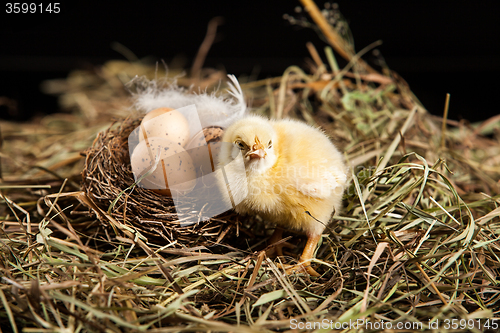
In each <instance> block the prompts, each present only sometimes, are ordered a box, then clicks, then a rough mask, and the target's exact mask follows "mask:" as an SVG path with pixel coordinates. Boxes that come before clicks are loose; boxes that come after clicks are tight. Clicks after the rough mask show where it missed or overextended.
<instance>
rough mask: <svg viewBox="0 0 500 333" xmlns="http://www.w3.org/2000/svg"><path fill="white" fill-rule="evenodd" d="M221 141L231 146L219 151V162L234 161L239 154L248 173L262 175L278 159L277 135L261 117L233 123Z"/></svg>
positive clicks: (252, 117)
mask: <svg viewBox="0 0 500 333" xmlns="http://www.w3.org/2000/svg"><path fill="white" fill-rule="evenodd" d="M222 141H223V142H228V143H232V144H233V145H232V146H231V147H227V148H226V149H223V150H222V151H221V160H223V161H224V160H226V161H227V160H229V159H234V158H236V156H237V155H238V154H239V153H240V152H241V154H242V155H243V159H244V163H245V169H246V170H247V171H248V172H257V173H262V172H264V171H266V170H268V169H269V168H271V167H272V166H273V165H274V164H275V163H276V160H277V159H278V156H277V150H276V145H277V144H278V142H277V135H276V133H275V131H274V129H273V127H272V125H271V123H270V122H269V120H267V119H265V118H262V117H257V116H251V117H247V118H244V119H241V120H239V121H237V122H235V123H234V124H232V125H231V126H229V128H228V129H227V130H226V131H225V133H224V137H223V138H222Z"/></svg>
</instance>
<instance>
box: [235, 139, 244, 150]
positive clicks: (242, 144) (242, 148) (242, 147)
mask: <svg viewBox="0 0 500 333" xmlns="http://www.w3.org/2000/svg"><path fill="white" fill-rule="evenodd" d="M236 144H237V145H238V148H240V149H241V150H244V149H245V148H246V147H245V144H244V143H243V142H241V141H237V142H236Z"/></svg>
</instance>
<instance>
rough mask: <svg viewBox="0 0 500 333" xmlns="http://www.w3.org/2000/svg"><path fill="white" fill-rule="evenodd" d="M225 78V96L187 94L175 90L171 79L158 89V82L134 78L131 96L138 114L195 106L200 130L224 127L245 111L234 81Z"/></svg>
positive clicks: (241, 92)
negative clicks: (133, 90) (134, 85)
mask: <svg viewBox="0 0 500 333" xmlns="http://www.w3.org/2000/svg"><path fill="white" fill-rule="evenodd" d="M228 77H229V79H230V81H231V82H228V85H229V88H228V90H227V94H225V95H222V96H217V95H216V94H215V93H211V94H208V93H206V92H200V93H189V92H187V91H186V89H184V88H182V87H179V86H178V85H177V84H176V81H175V80H173V81H170V82H167V85H166V87H159V84H158V83H159V82H158V81H156V80H152V81H149V80H146V79H143V78H141V79H136V80H135V82H133V83H135V84H136V87H137V89H136V90H137V92H135V93H133V98H134V107H135V108H136V109H137V110H139V111H141V112H144V113H148V112H149V111H152V110H154V109H157V108H160V107H170V108H173V109H178V108H182V107H185V106H188V105H195V106H196V109H197V111H198V115H199V117H200V123H201V126H202V127H207V126H221V127H223V128H227V127H228V126H229V125H231V124H232V123H233V122H235V121H236V120H238V119H240V118H242V117H243V116H244V115H245V112H246V110H247V106H246V103H245V98H244V96H243V91H242V90H241V86H240V84H239V83H238V80H237V79H236V77H235V76H234V75H228ZM138 81H139V82H138ZM162 83H163V82H162Z"/></svg>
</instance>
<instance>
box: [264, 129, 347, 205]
mask: <svg viewBox="0 0 500 333" xmlns="http://www.w3.org/2000/svg"><path fill="white" fill-rule="evenodd" d="M274 128H275V130H276V132H277V134H278V154H279V155H278V156H279V157H278V159H279V165H280V168H281V172H280V173H281V175H282V177H284V178H285V179H286V181H287V182H288V184H289V185H291V186H293V187H295V188H296V189H297V190H298V191H300V192H301V193H302V194H304V195H306V196H309V197H313V198H318V199H324V198H327V197H329V196H331V195H332V194H333V193H334V192H338V193H340V195H341V193H342V192H343V189H344V187H345V185H346V182H347V177H346V172H347V170H346V167H345V164H344V161H343V156H342V154H341V153H340V152H339V151H338V150H337V148H335V146H334V145H333V144H332V143H331V142H330V140H329V138H328V137H327V136H326V135H325V134H324V133H323V132H321V131H320V130H319V129H316V128H312V127H310V126H308V125H306V124H304V123H301V122H297V121H293V120H282V121H277V122H275V124H274Z"/></svg>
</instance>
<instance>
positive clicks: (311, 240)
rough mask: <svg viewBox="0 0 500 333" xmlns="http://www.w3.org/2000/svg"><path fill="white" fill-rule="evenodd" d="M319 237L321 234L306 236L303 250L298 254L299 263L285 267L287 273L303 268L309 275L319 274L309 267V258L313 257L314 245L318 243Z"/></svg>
mask: <svg viewBox="0 0 500 333" xmlns="http://www.w3.org/2000/svg"><path fill="white" fill-rule="evenodd" d="M320 239H321V234H319V235H309V236H308V237H307V243H306V246H305V247H304V251H302V255H301V256H300V259H299V263H298V264H297V265H295V266H293V267H291V268H289V269H287V271H286V273H287V274H290V273H292V272H295V271H298V270H305V271H306V272H307V273H309V275H312V276H320V274H319V273H318V272H316V271H315V270H314V269H313V268H312V267H311V259H312V258H313V257H314V250H315V249H316V246H317V245H318V242H319V240H320Z"/></svg>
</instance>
